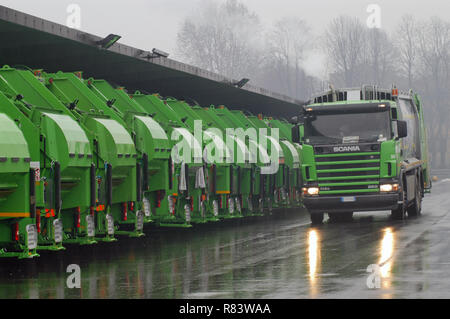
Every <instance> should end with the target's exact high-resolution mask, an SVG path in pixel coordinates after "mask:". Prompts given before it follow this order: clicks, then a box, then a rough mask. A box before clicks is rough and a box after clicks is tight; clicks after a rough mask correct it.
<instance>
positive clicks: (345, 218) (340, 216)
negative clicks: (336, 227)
mask: <svg viewBox="0 0 450 319" xmlns="http://www.w3.org/2000/svg"><path fill="white" fill-rule="evenodd" d="M328 217H329V218H330V222H332V223H342V222H349V221H352V219H353V212H343V213H328Z"/></svg>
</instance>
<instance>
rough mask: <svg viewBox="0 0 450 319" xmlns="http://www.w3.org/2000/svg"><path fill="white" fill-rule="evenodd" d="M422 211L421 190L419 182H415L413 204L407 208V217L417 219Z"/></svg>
mask: <svg viewBox="0 0 450 319" xmlns="http://www.w3.org/2000/svg"><path fill="white" fill-rule="evenodd" d="M421 211H422V189H421V187H420V180H419V179H417V180H416V195H415V198H414V204H413V205H412V206H411V207H409V208H408V216H409V217H418V216H419V215H420V213H421Z"/></svg>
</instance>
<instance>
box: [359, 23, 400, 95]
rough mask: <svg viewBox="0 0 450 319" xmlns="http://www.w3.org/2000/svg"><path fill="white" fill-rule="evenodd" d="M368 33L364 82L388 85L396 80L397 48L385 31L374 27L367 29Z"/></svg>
mask: <svg viewBox="0 0 450 319" xmlns="http://www.w3.org/2000/svg"><path fill="white" fill-rule="evenodd" d="M366 34H367V45H366V50H365V51H364V55H365V59H364V60H365V63H364V65H365V66H366V67H367V70H366V74H365V77H364V82H366V83H369V84H377V85H379V86H384V87H388V86H390V85H391V84H392V83H393V82H395V74H396V70H395V64H396V63H395V62H396V60H397V54H396V49H395V47H394V45H393V44H392V42H391V40H390V38H389V36H388V34H387V33H386V32H385V31H383V30H381V29H377V28H373V29H369V30H367V31H366Z"/></svg>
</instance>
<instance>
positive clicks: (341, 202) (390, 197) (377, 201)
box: [303, 193, 399, 213]
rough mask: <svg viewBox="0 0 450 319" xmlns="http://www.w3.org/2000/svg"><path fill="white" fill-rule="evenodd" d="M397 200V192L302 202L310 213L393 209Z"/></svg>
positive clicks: (329, 197)
mask: <svg viewBox="0 0 450 319" xmlns="http://www.w3.org/2000/svg"><path fill="white" fill-rule="evenodd" d="M398 201H399V195H398V194H397V193H388V194H379V193H378V194H371V195H357V196H351V195H349V196H317V197H304V198H303V204H304V205H305V207H306V208H307V209H308V211H309V212H310V213H340V212H357V211H375V210H393V209H396V208H397V207H398Z"/></svg>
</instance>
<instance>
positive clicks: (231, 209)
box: [228, 197, 234, 215]
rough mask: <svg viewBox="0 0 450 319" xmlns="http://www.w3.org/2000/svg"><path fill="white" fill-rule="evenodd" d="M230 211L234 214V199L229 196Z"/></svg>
mask: <svg viewBox="0 0 450 319" xmlns="http://www.w3.org/2000/svg"><path fill="white" fill-rule="evenodd" d="M228 212H229V213H230V215H233V214H234V200H233V198H232V197H230V198H228Z"/></svg>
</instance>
